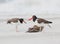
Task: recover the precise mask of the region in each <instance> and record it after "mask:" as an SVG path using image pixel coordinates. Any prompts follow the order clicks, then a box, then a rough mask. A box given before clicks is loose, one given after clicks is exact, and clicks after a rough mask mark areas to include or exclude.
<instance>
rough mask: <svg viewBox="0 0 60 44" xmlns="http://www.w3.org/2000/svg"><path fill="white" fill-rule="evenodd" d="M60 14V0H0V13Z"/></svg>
mask: <svg viewBox="0 0 60 44" xmlns="http://www.w3.org/2000/svg"><path fill="white" fill-rule="evenodd" d="M18 14H21V15H22V14H60V0H0V15H18Z"/></svg>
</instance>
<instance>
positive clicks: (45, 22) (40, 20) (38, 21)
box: [28, 15, 52, 27]
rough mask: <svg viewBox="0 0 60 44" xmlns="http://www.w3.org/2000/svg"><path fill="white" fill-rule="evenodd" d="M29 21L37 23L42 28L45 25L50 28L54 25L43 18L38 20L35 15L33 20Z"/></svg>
mask: <svg viewBox="0 0 60 44" xmlns="http://www.w3.org/2000/svg"><path fill="white" fill-rule="evenodd" d="M28 20H29V21H30V20H32V21H33V22H37V23H38V25H39V26H40V27H44V26H45V24H48V26H49V27H51V26H50V25H49V24H51V23H52V22H51V21H48V20H45V19H43V18H37V16H36V15H33V16H32V18H29V19H28ZM35 24H36V23H35Z"/></svg>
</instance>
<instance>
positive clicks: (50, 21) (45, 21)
mask: <svg viewBox="0 0 60 44" xmlns="http://www.w3.org/2000/svg"><path fill="white" fill-rule="evenodd" d="M44 23H48V24H49V23H52V22H51V21H45V22H44Z"/></svg>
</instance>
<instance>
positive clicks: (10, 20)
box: [7, 18, 26, 32]
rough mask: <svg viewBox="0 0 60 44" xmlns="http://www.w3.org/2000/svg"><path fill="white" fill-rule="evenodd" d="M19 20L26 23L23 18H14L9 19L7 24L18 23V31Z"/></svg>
mask: <svg viewBox="0 0 60 44" xmlns="http://www.w3.org/2000/svg"><path fill="white" fill-rule="evenodd" d="M18 21H19V22H20V23H21V24H23V22H24V23H26V22H25V21H24V19H23V18H12V19H9V20H8V21H7V24H11V22H13V23H16V32H18V29H17V23H18Z"/></svg>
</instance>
